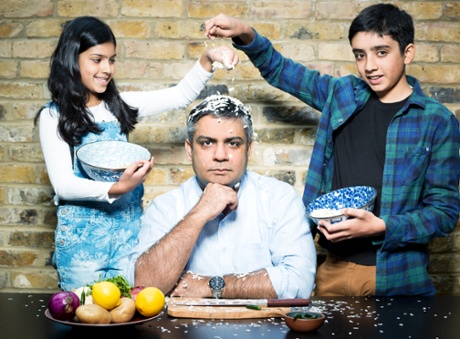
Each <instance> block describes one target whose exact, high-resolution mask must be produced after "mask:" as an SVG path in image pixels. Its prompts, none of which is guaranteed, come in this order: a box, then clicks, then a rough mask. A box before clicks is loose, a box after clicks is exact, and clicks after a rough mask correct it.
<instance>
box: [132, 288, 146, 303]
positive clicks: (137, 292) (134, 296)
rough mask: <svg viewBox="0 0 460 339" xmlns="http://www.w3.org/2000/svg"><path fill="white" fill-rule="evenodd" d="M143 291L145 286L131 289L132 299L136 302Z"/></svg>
mask: <svg viewBox="0 0 460 339" xmlns="http://www.w3.org/2000/svg"><path fill="white" fill-rule="evenodd" d="M143 289H144V286H135V287H133V288H131V299H133V300H134V301H135V300H136V298H137V295H138V294H139V292H140V291H142V290H143Z"/></svg>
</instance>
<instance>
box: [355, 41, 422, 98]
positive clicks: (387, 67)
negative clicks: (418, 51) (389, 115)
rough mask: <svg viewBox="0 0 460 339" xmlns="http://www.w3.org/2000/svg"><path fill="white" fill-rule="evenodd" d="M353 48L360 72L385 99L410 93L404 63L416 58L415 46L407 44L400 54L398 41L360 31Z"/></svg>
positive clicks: (403, 96) (379, 95) (404, 96)
mask: <svg viewBox="0 0 460 339" xmlns="http://www.w3.org/2000/svg"><path fill="white" fill-rule="evenodd" d="M351 47H352V49H353V54H354V55H355V60H356V66H357V68H358V72H359V75H360V76H361V78H362V79H363V80H364V81H365V82H366V83H367V84H368V85H369V86H370V87H371V88H372V90H373V91H374V92H375V93H376V94H377V95H378V97H379V98H380V100H381V101H382V102H397V101H401V100H403V99H405V98H406V97H407V96H408V95H410V93H411V92H412V90H411V89H410V87H409V84H408V83H407V80H406V76H405V66H406V65H407V64H409V63H410V62H411V61H412V59H413V57H414V45H412V44H410V45H408V46H407V47H406V49H405V51H404V54H403V55H401V51H400V49H399V44H398V42H397V41H396V40H393V39H392V38H391V37H390V36H388V35H385V36H383V37H379V36H378V35H377V34H375V33H365V32H360V33H358V34H356V35H355V36H354V37H353V39H352V41H351Z"/></svg>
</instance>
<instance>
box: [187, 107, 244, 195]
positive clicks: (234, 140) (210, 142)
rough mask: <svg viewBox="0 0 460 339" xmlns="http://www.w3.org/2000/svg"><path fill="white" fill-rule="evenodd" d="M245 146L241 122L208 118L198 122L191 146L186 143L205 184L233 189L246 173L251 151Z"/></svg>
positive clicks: (190, 156)
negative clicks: (215, 184) (220, 185)
mask: <svg viewBox="0 0 460 339" xmlns="http://www.w3.org/2000/svg"><path fill="white" fill-rule="evenodd" d="M246 143H247V138H246V134H245V133H244V128H243V125H242V123H241V121H240V120H238V119H230V118H216V117H214V116H211V115H206V116H204V117H202V118H201V119H200V120H198V122H197V123H196V131H195V134H194V136H193V140H192V144H190V143H189V141H188V140H187V141H186V142H185V148H186V150H187V154H188V157H189V159H190V160H191V161H192V165H193V170H194V171H195V174H196V176H197V177H198V179H199V180H200V182H201V183H202V184H204V185H207V184H208V183H210V182H211V183H219V184H222V185H226V186H230V187H233V186H234V185H235V184H236V183H238V182H239V181H240V180H241V177H242V176H243V174H244V172H245V171H246V167H247V164H248V158H249V154H250V152H251V148H252V143H251V144H250V145H249V147H247V146H246Z"/></svg>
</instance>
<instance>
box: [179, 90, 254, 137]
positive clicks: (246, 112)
mask: <svg viewBox="0 0 460 339" xmlns="http://www.w3.org/2000/svg"><path fill="white" fill-rule="evenodd" d="M206 115H212V116H214V117H216V118H223V119H237V120H240V121H241V123H242V124H243V128H244V133H245V134H246V139H247V145H249V143H250V142H251V141H252V135H253V132H254V130H253V127H252V118H251V109H250V108H249V107H247V106H245V105H244V104H243V103H242V102H241V101H239V100H238V99H235V98H232V97H229V96H225V95H217V94H216V95H211V96H209V97H207V98H206V99H204V100H203V101H202V102H201V103H199V104H198V105H197V106H195V107H194V108H193V109H192V111H191V112H190V115H189V117H188V120H187V139H188V140H189V141H190V143H191V144H192V141H193V136H194V134H195V131H196V123H197V122H198V120H200V119H201V118H202V117H204V116H206Z"/></svg>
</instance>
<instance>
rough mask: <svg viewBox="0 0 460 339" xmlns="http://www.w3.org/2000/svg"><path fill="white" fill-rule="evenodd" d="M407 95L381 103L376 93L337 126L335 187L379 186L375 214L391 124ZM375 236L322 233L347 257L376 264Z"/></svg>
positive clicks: (333, 249)
mask: <svg viewBox="0 0 460 339" xmlns="http://www.w3.org/2000/svg"><path fill="white" fill-rule="evenodd" d="M407 99H408V98H406V99H405V100H403V101H400V102H395V103H382V102H381V101H380V100H379V99H378V98H377V96H376V95H375V94H374V95H372V96H371V98H370V99H369V101H368V102H367V103H366V105H365V106H364V108H363V109H362V110H361V111H358V112H357V113H356V114H355V115H353V117H351V118H350V119H348V121H347V122H346V123H345V124H344V125H343V126H341V127H340V128H339V129H337V130H336V131H335V132H334V134H333V141H334V174H333V179H332V189H333V190H335V189H339V188H343V187H349V186H372V187H374V188H375V189H376V190H377V198H376V200H375V207H374V214H375V215H376V216H379V215H380V196H381V193H382V176H383V167H384V163H385V145H386V133H387V129H388V126H389V124H390V122H391V120H392V119H393V117H394V116H395V114H396V113H397V112H398V111H399V110H400V109H401V108H402V107H403V106H404V104H405V103H406V101H407ZM374 239H375V238H358V239H351V240H345V241H341V242H339V243H335V244H334V243H331V242H330V241H328V240H327V239H326V238H325V237H324V236H322V235H321V236H320V239H319V243H320V245H321V246H322V247H324V248H326V249H328V250H329V251H330V252H332V253H333V254H335V255H337V256H339V257H341V258H342V259H344V260H347V261H352V262H355V263H358V264H361V265H375V262H376V247H375V246H374V245H373V244H372V240H374Z"/></svg>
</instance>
